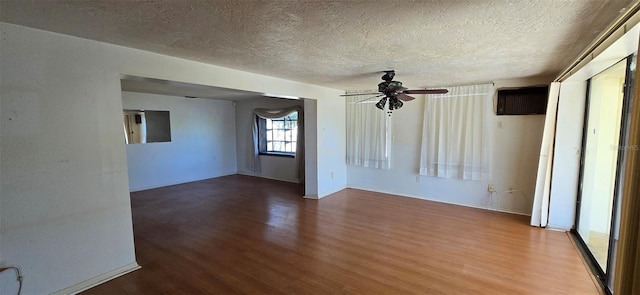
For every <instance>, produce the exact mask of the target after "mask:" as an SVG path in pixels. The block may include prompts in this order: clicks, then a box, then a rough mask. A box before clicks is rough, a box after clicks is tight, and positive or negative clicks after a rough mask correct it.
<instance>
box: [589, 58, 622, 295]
mask: <svg viewBox="0 0 640 295" xmlns="http://www.w3.org/2000/svg"><path fill="white" fill-rule="evenodd" d="M632 60H635V59H634V58H632V57H630V58H627V59H625V60H622V61H620V62H618V63H617V64H615V65H613V66H612V67H610V68H608V69H607V70H605V71H603V72H601V73H599V74H597V75H595V76H593V77H592V78H591V79H590V80H589V90H588V98H587V99H588V100H587V102H588V103H587V113H586V120H585V130H584V138H583V154H582V163H581V164H582V166H581V178H580V195H579V196H578V204H577V207H576V211H577V212H576V234H577V236H578V237H579V240H580V241H581V244H582V246H583V247H584V248H585V250H586V252H587V254H588V257H589V259H590V260H592V263H593V266H594V268H595V269H596V271H597V272H598V276H599V277H600V278H601V279H602V281H603V283H604V284H605V285H607V286H608V287H609V288H610V290H613V288H612V286H611V284H612V283H611V282H612V281H613V280H611V278H612V277H613V271H612V270H613V263H614V262H615V261H614V259H612V257H615V245H616V244H617V239H618V236H617V230H618V227H617V225H618V214H617V212H618V210H617V208H616V207H617V206H616V205H617V204H619V196H620V195H621V194H620V193H619V191H618V189H619V188H621V187H622V183H621V179H622V177H621V171H622V168H623V162H624V155H625V145H624V143H625V142H626V132H625V131H626V128H625V126H626V124H625V122H626V118H627V113H626V111H628V107H627V106H628V103H629V100H630V97H629V96H630V95H627V94H630V93H631V92H630V91H629V90H630V89H627V88H630V87H625V85H630V84H631V83H628V82H627V81H630V76H631V75H632V74H633V73H632V72H631V71H630V70H629V69H631V68H632V67H631V64H632ZM633 67H635V66H633Z"/></svg>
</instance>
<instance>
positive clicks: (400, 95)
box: [396, 93, 416, 101]
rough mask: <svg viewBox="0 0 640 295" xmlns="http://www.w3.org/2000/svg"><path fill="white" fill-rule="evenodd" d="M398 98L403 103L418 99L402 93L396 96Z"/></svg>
mask: <svg viewBox="0 0 640 295" xmlns="http://www.w3.org/2000/svg"><path fill="white" fill-rule="evenodd" d="M396 97H397V98H398V99H399V100H402V101H410V100H414V99H416V98H415V97H412V96H408V95H406V94H404V93H400V94H398V95H396Z"/></svg>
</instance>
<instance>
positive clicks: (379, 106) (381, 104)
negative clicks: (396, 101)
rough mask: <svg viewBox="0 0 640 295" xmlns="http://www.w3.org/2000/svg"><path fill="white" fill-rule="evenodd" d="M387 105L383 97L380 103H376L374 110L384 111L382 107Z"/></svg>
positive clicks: (385, 98)
mask: <svg viewBox="0 0 640 295" xmlns="http://www.w3.org/2000/svg"><path fill="white" fill-rule="evenodd" d="M385 104H387V97H386V96H385V97H383V98H381V99H380V101H379V102H378V103H376V108H379V109H381V110H384V105H385Z"/></svg>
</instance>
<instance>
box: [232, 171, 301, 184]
mask: <svg viewBox="0 0 640 295" xmlns="http://www.w3.org/2000/svg"><path fill="white" fill-rule="evenodd" d="M237 174H238V175H244V176H253V177H260V178H265V179H271V180H277V181H284V182H289V183H299V181H298V180H297V179H295V180H294V179H284V178H276V177H269V176H263V175H260V174H251V173H245V172H238V173H237Z"/></svg>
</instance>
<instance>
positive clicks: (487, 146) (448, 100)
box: [420, 84, 494, 180]
mask: <svg viewBox="0 0 640 295" xmlns="http://www.w3.org/2000/svg"><path fill="white" fill-rule="evenodd" d="M446 89H448V90H449V93H447V94H437V95H433V94H431V95H426V98H425V100H426V101H425V105H424V121H423V126H422V149H421V155H420V175H426V176H435V177H444V178H460V179H469V180H486V179H489V178H490V176H491V154H490V151H491V145H492V132H491V130H492V128H491V127H492V124H491V123H492V122H493V120H492V118H493V116H492V114H493V100H492V98H493V93H494V88H493V85H492V84H482V85H470V86H455V87H446Z"/></svg>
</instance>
